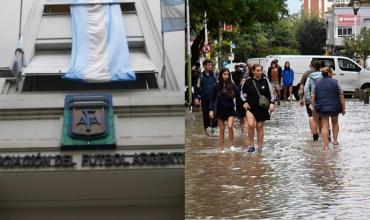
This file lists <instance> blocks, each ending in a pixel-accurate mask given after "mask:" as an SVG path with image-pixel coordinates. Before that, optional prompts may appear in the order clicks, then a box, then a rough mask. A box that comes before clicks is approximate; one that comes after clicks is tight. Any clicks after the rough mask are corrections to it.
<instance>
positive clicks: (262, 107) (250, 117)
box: [242, 64, 275, 152]
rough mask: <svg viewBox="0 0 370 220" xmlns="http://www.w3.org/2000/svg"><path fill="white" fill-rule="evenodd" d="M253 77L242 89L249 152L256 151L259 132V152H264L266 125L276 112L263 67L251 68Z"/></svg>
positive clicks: (256, 65) (255, 65) (255, 66)
mask: <svg viewBox="0 0 370 220" xmlns="http://www.w3.org/2000/svg"><path fill="white" fill-rule="evenodd" d="M251 72H252V74H253V77H251V78H248V79H247V80H246V81H245V83H244V84H243V87H242V93H243V96H244V97H245V99H246V100H245V102H244V105H243V107H244V109H245V110H246V111H247V113H246V115H247V127H248V138H247V145H248V146H247V147H248V150H247V152H253V151H255V150H256V148H255V147H254V131H255V130H257V145H258V149H257V150H258V151H262V148H263V139H264V123H265V121H266V120H270V113H271V112H272V111H274V110H275V105H274V99H273V98H272V94H271V91H270V85H269V82H268V80H267V79H266V78H264V77H263V73H262V67H261V65H259V64H254V65H253V66H252V67H251Z"/></svg>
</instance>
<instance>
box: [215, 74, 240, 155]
mask: <svg viewBox="0 0 370 220" xmlns="http://www.w3.org/2000/svg"><path fill="white" fill-rule="evenodd" d="M236 95H237V87H236V85H235V84H234V83H233V81H232V80H231V74H230V71H229V69H227V68H223V69H221V71H220V72H219V74H218V83H217V84H216V85H215V86H214V89H213V93H212V96H211V99H210V102H209V117H210V118H211V119H213V118H214V117H215V116H216V117H217V120H218V127H219V129H220V133H219V146H220V150H221V152H222V153H224V152H225V150H224V146H225V143H224V139H225V121H226V122H227V129H228V131H229V144H230V149H231V150H234V149H235V147H234V117H235V115H236V112H235V105H234V98H235V96H236ZM215 111H216V112H215Z"/></svg>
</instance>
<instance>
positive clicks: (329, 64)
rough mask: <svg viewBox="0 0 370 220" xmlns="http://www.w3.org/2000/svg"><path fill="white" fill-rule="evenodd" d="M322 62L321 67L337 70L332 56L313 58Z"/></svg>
mask: <svg viewBox="0 0 370 220" xmlns="http://www.w3.org/2000/svg"><path fill="white" fill-rule="evenodd" d="M313 60H317V61H319V62H320V66H321V67H330V68H331V69H332V70H335V65H334V59H332V58H313Z"/></svg>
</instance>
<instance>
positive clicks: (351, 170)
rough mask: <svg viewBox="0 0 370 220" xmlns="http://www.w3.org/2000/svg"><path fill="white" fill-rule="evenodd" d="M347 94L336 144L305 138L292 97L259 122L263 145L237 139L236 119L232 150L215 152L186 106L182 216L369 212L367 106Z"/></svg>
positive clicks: (302, 113) (302, 116)
mask: <svg viewBox="0 0 370 220" xmlns="http://www.w3.org/2000/svg"><path fill="white" fill-rule="evenodd" d="M346 101H347V103H346V111H347V113H346V115H345V116H342V115H340V116H339V125H340V133H339V138H338V142H339V146H336V147H333V145H332V144H330V145H329V148H330V149H329V151H328V152H324V151H323V149H322V146H323V143H322V141H321V138H320V139H319V142H315V143H313V142H312V136H311V134H310V131H309V128H308V116H307V114H306V110H305V108H301V107H300V106H299V103H297V102H294V103H284V102H282V105H281V106H279V108H278V110H277V111H276V112H274V113H273V115H272V120H271V121H268V122H266V124H265V143H264V145H265V147H264V149H263V152H262V153H247V152H246V151H245V150H244V149H243V148H242V147H241V146H245V144H244V143H245V139H246V135H245V134H244V135H242V134H241V132H240V129H239V127H238V126H239V124H238V123H236V127H237V128H238V129H237V130H236V132H235V144H236V145H237V146H238V147H237V150H236V151H234V152H230V151H227V152H226V153H224V154H221V153H220V151H219V150H218V138H217V137H207V136H206V135H205V133H204V131H203V126H202V121H201V112H200V111H198V112H193V113H191V114H190V113H189V112H186V195H185V196H186V218H188V219H196V218H247V219H271V218H272V219H297V218H303V219H317V218H329V219H332V218H338V219H369V218H370V149H369V147H370V106H369V105H367V106H364V104H363V103H362V102H359V101H357V100H350V99H347V100H346ZM226 133H227V132H226ZM225 139H226V140H228V138H227V137H226V138H225ZM226 146H228V142H226Z"/></svg>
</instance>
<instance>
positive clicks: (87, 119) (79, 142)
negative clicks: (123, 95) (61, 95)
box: [62, 94, 115, 150]
mask: <svg viewBox="0 0 370 220" xmlns="http://www.w3.org/2000/svg"><path fill="white" fill-rule="evenodd" d="M114 147H115V133H114V123H113V109H112V95H111V94H78V95H66V97H65V103H64V124H63V136H62V149H63V150H72V149H112V148H114Z"/></svg>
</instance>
